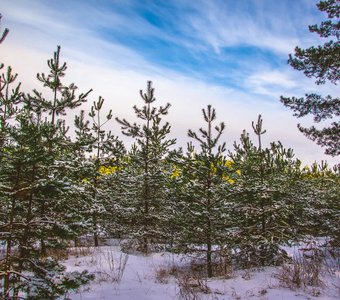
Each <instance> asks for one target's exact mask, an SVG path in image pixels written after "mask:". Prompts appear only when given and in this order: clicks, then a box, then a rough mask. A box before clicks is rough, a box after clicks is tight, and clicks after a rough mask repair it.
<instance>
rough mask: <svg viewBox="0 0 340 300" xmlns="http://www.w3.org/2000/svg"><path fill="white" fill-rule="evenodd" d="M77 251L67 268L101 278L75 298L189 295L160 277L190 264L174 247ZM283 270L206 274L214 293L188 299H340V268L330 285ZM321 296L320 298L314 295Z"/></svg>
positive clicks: (144, 299)
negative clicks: (289, 276)
mask: <svg viewBox="0 0 340 300" xmlns="http://www.w3.org/2000/svg"><path fill="white" fill-rule="evenodd" d="M74 251H76V250H74ZM293 251H298V249H297V248H294V249H291V253H292V252H293ZM76 252H78V255H73V256H70V257H69V258H68V259H67V260H65V261H64V262H63V264H64V265H65V266H66V267H67V270H68V271H76V270H78V271H82V270H85V269H87V270H88V271H90V272H93V273H95V274H96V279H95V280H94V281H93V282H92V283H91V284H90V285H88V286H85V287H83V288H82V289H81V290H80V291H78V292H72V293H70V294H69V295H68V297H69V299H72V300H102V299H119V300H133V299H137V300H160V299H162V300H174V299H183V298H181V297H180V287H179V280H178V279H176V278H175V277H174V276H171V275H168V274H167V275H166V276H165V278H163V277H162V278H157V274H158V273H157V272H161V271H162V270H169V269H170V268H171V266H174V265H176V266H177V267H179V268H180V267H181V266H182V267H183V266H185V265H186V264H187V263H188V260H189V258H188V257H185V256H179V255H176V254H171V253H169V252H163V253H153V254H150V255H147V256H146V255H142V254H125V253H122V252H121V251H120V247H119V246H118V245H113V246H101V247H97V248H87V249H81V250H77V251H76ZM81 252H85V253H81ZM86 252H88V253H86ZM84 254H86V255H84ZM279 271H280V269H279V267H267V268H261V269H251V270H237V271H233V272H232V273H231V276H230V278H229V279H225V278H224V279H223V278H213V279H207V280H205V279H203V282H204V284H206V285H207V286H208V287H209V290H210V293H207V294H204V293H199V292H196V293H195V296H193V295H189V296H188V298H185V299H202V300H220V299H234V300H235V299H240V300H241V299H262V300H264V299H269V300H283V299H296V300H302V299H303V300H306V299H319V300H333V299H339V296H340V289H339V287H338V286H337V284H338V285H339V282H340V274H339V270H337V271H336V272H337V273H336V272H334V273H333V274H330V273H328V274H324V276H325V277H324V278H323V282H324V283H325V284H324V287H314V288H309V289H296V290H290V289H288V288H284V287H282V285H281V284H280V282H279V280H278V279H277V277H276V276H275V274H277V273H278V272H279ZM327 276H328V277H327ZM315 295H318V297H314V296H315ZM195 297H196V298H195Z"/></svg>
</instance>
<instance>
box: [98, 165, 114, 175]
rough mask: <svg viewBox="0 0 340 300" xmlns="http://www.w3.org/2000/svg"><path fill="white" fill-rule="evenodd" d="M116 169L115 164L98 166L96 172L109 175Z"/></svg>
mask: <svg viewBox="0 0 340 300" xmlns="http://www.w3.org/2000/svg"><path fill="white" fill-rule="evenodd" d="M116 171H118V167H117V166H100V167H99V169H98V172H99V173H100V174H101V175H111V174H113V173H115V172H116Z"/></svg>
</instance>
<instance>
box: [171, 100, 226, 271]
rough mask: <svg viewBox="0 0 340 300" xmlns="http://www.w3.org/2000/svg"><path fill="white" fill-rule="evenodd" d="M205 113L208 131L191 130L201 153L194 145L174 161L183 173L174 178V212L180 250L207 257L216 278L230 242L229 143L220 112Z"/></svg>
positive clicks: (207, 110) (206, 259) (189, 133)
mask: <svg viewBox="0 0 340 300" xmlns="http://www.w3.org/2000/svg"><path fill="white" fill-rule="evenodd" d="M202 112H203V117H204V121H205V122H206V123H207V129H203V128H200V129H199V131H200V135H198V134H197V133H195V132H193V131H192V130H189V131H188V136H189V137H191V138H193V139H194V140H195V141H198V142H199V145H200V149H201V151H200V152H199V153H196V151H195V149H194V147H193V146H192V144H191V143H190V144H188V147H187V151H186V154H185V155H178V156H177V158H176V157H175V159H173V163H174V165H175V166H176V168H177V169H178V170H179V172H180V174H178V175H177V176H174V178H173V185H176V186H175V187H173V189H172V193H173V194H172V199H173V200H172V202H173V211H172V212H173V213H174V214H175V216H176V218H177V222H178V226H179V228H180V231H179V232H178V233H177V236H176V239H175V240H176V242H177V244H178V247H179V250H180V251H184V252H189V253H196V255H198V256H201V257H203V259H204V260H205V262H206V266H207V275H208V276H209V277H212V276H213V274H214V272H213V264H214V257H219V256H220V254H221V252H222V251H223V250H224V247H225V246H228V242H229V240H228V239H229V234H228V228H229V227H231V223H230V216H229V214H230V203H229V202H228V201H229V199H228V192H230V184H228V182H227V181H226V179H225V177H224V176H225V175H226V174H227V172H226V171H227V170H226V169H227V168H226V161H225V157H224V156H223V152H224V151H225V143H221V144H219V139H220V137H221V135H222V133H223V131H224V128H225V125H224V123H220V124H219V125H217V126H215V125H214V121H215V119H216V112H215V109H213V108H212V107H211V106H210V105H208V107H207V109H203V110H202ZM214 132H216V134H215V135H214Z"/></svg>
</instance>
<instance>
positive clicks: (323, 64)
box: [281, 0, 340, 156]
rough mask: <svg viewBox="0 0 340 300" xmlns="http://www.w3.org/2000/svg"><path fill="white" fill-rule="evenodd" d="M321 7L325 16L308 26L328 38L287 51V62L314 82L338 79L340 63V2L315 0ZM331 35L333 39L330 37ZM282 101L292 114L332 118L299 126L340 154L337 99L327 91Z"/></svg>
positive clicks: (339, 104) (284, 98) (327, 150)
mask: <svg viewBox="0 0 340 300" xmlns="http://www.w3.org/2000/svg"><path fill="white" fill-rule="evenodd" d="M317 6H318V8H319V10H320V11H323V12H326V13H327V15H328V20H326V21H323V22H322V23H321V24H320V25H312V26H309V30H310V32H315V33H317V34H318V35H319V36H320V37H322V38H325V39H327V41H326V42H325V43H324V44H323V45H319V46H317V47H314V46H312V47H310V48H307V49H301V48H300V47H296V48H295V53H294V56H293V55H289V60H288V63H289V64H290V65H291V66H292V67H293V68H294V69H296V70H299V71H303V72H304V74H305V75H306V76H307V77H309V78H315V79H316V84H324V83H326V82H330V83H332V84H335V85H336V84H337V83H338V82H339V67H340V63H339V61H340V43H339V39H340V21H339V17H340V2H339V0H326V1H320V2H319V3H318V4H317ZM333 39H334V40H333ZM281 102H282V103H283V104H284V105H285V106H287V107H289V108H290V109H292V110H293V111H294V116H296V117H298V118H300V117H304V116H306V115H312V116H313V119H314V122H315V123H319V122H321V121H323V120H327V119H334V122H332V123H331V125H330V126H328V127H324V128H323V129H317V128H316V127H315V126H312V127H310V128H305V127H303V126H301V125H300V124H299V125H298V128H299V130H300V131H301V132H302V133H304V134H305V135H306V136H307V137H308V138H309V139H311V140H313V141H316V143H317V144H319V145H321V146H323V147H325V149H326V150H325V153H326V154H329V155H332V156H336V155H339V154H340V138H339V137H340V124H339V121H338V120H337V119H338V117H339V116H340V99H339V98H338V97H336V98H335V97H332V96H330V95H327V96H325V97H323V96H321V95H318V94H306V97H305V98H303V97H302V98H296V97H292V98H287V97H281Z"/></svg>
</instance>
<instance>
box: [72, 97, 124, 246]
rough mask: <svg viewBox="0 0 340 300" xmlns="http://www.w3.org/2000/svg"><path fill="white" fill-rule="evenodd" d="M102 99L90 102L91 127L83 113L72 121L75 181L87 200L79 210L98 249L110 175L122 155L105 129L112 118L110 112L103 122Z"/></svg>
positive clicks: (107, 205)
mask: <svg viewBox="0 0 340 300" xmlns="http://www.w3.org/2000/svg"><path fill="white" fill-rule="evenodd" d="M103 103H104V99H103V98H102V97H99V99H98V101H95V102H93V106H92V107H91V111H90V113H89V116H90V117H91V118H92V128H91V127H89V121H85V119H84V111H81V113H80V116H77V117H76V119H75V125H76V134H77V145H78V147H77V148H78V149H76V151H77V165H78V166H81V168H79V172H78V175H77V176H78V180H79V181H80V182H81V186H82V187H83V193H81V197H83V199H86V201H84V207H83V209H82V215H83V217H84V218H85V222H86V223H87V224H88V226H90V228H91V230H89V231H90V232H91V233H93V237H94V245H95V246H99V234H100V232H101V231H103V230H104V227H105V224H106V226H107V223H110V224H112V222H110V221H109V219H111V218H112V217H111V216H110V215H109V211H110V207H111V198H112V194H113V193H114V186H113V185H112V184H111V182H110V181H111V180H110V175H111V173H112V172H113V171H114V170H115V169H116V168H118V166H119V164H120V159H121V158H122V157H123V155H124V154H125V147H124V145H123V143H122V142H121V141H120V140H119V139H118V138H117V137H115V136H114V135H112V133H111V131H108V132H107V131H106V130H105V129H104V126H105V125H106V124H107V123H108V122H109V121H110V120H111V119H112V110H110V111H109V113H108V114H107V115H106V117H105V120H104V121H102V115H101V113H102V106H103Z"/></svg>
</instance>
